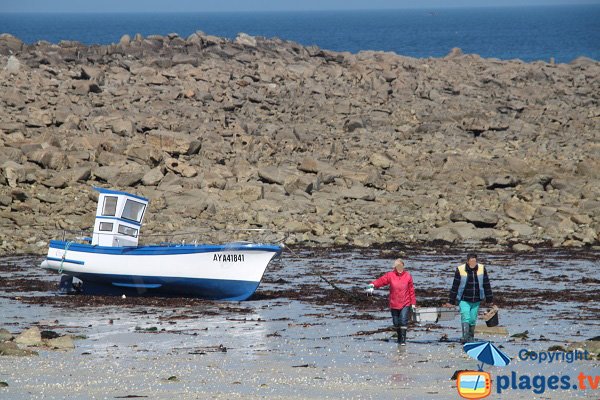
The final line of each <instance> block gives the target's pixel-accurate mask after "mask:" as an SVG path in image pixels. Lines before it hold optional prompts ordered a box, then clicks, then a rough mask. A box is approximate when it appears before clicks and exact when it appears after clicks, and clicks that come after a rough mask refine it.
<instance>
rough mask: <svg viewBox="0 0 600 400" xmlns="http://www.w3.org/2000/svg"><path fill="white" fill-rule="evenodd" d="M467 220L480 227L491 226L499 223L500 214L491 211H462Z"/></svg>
mask: <svg viewBox="0 0 600 400" xmlns="http://www.w3.org/2000/svg"><path fill="white" fill-rule="evenodd" d="M462 215H463V217H464V218H465V221H467V222H470V223H472V224H473V225H475V226H476V227H478V228H491V227H494V226H496V224H498V215H497V214H496V213H493V212H489V211H465V212H463V213H462Z"/></svg>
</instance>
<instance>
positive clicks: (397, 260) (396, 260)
mask: <svg viewBox="0 0 600 400" xmlns="http://www.w3.org/2000/svg"><path fill="white" fill-rule="evenodd" d="M397 262H401V263H402V266H403V267H404V260H402V259H401V258H396V259H395V260H394V265H396V263H397Z"/></svg>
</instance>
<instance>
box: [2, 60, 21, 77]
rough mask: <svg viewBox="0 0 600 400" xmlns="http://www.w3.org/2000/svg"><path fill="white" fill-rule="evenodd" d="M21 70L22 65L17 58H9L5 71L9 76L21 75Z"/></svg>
mask: <svg viewBox="0 0 600 400" xmlns="http://www.w3.org/2000/svg"><path fill="white" fill-rule="evenodd" d="M20 69H21V63H20V62H19V60H18V59H17V57H15V56H10V57H8V61H7V62H6V66H5V67H4V70H5V71H6V72H8V73H9V74H12V75H16V74H18V73H19V70H20Z"/></svg>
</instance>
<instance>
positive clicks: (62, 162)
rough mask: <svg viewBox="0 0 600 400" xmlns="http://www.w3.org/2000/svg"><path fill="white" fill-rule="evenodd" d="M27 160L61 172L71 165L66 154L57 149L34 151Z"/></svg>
mask: <svg viewBox="0 0 600 400" xmlns="http://www.w3.org/2000/svg"><path fill="white" fill-rule="evenodd" d="M27 158H28V159H29V161H32V162H34V163H36V164H38V165H40V166H41V167H43V168H47V169H53V170H57V171H60V170H62V169H64V168H66V167H67V166H68V165H69V159H68V158H67V155H66V154H65V152H64V151H63V150H61V149H59V148H56V147H52V146H51V147H48V148H45V149H41V150H37V151H34V152H32V153H30V154H28V156H27Z"/></svg>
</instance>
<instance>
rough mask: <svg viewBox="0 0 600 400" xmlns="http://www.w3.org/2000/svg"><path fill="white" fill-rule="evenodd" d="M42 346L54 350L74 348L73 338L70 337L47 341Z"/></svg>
mask: <svg viewBox="0 0 600 400" xmlns="http://www.w3.org/2000/svg"><path fill="white" fill-rule="evenodd" d="M44 344H45V345H46V346H47V347H49V348H51V349H54V350H70V349H74V348H75V343H73V337H71V336H70V335H65V336H60V337H57V338H54V339H48V340H46V341H45V342H44Z"/></svg>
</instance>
